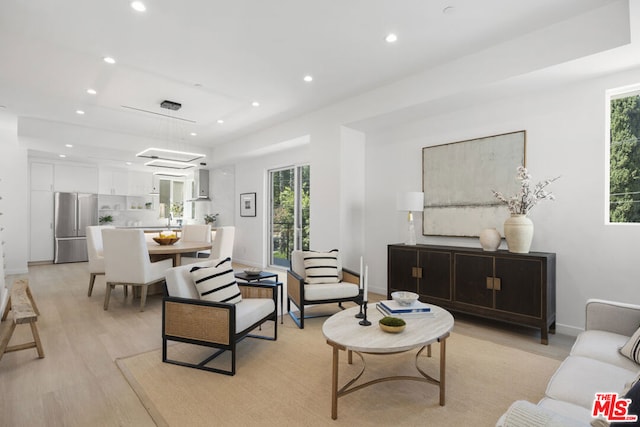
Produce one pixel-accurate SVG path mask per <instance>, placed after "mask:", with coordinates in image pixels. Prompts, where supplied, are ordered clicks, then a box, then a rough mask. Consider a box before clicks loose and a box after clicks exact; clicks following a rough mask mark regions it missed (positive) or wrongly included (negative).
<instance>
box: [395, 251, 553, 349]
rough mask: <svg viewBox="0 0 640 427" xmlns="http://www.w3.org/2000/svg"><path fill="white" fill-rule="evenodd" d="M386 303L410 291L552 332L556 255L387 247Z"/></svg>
mask: <svg viewBox="0 0 640 427" xmlns="http://www.w3.org/2000/svg"><path fill="white" fill-rule="evenodd" d="M387 262H388V266H387V294H388V295H387V297H388V298H391V292H394V291H411V292H415V293H417V294H419V295H420V301H424V302H427V303H432V304H436V305H439V306H441V307H443V308H446V309H448V310H451V311H457V312H460V313H467V314H471V315H476V316H481V317H485V318H489V319H495V320H499V321H504V322H508V323H514V324H519V325H525V326H531V327H534V328H539V329H540V335H541V336H540V341H541V343H542V344H548V337H549V336H548V333H549V332H551V333H555V326H556V254H554V253H546V252H530V253H528V254H514V253H510V252H508V251H505V250H499V251H496V252H486V251H483V250H482V249H479V248H478V249H476V248H463V247H454V246H435V245H403V244H393V245H389V246H388V258H387Z"/></svg>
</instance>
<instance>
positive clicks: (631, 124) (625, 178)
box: [609, 92, 640, 223]
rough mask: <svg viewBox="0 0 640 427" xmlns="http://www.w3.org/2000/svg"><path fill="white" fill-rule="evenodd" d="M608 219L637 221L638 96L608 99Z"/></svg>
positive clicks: (639, 191) (639, 198) (639, 207)
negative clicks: (609, 113)
mask: <svg viewBox="0 0 640 427" xmlns="http://www.w3.org/2000/svg"><path fill="white" fill-rule="evenodd" d="M610 109H611V117H610V120H611V122H610V129H609V132H610V146H609V148H610V158H609V221H610V222H612V223H629V222H630V223H634V222H640V145H639V143H638V138H639V137H640V95H639V94H638V93H637V92H636V93H627V94H623V95H622V96H616V97H611V100H610Z"/></svg>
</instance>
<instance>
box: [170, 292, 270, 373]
mask: <svg viewBox="0 0 640 427" xmlns="http://www.w3.org/2000/svg"><path fill="white" fill-rule="evenodd" d="M240 289H241V291H242V294H243V298H244V297H245V296H248V297H251V296H256V295H257V296H260V297H264V296H266V295H269V296H270V297H271V298H272V299H273V302H274V309H273V312H271V313H269V314H268V315H267V316H265V317H263V318H262V319H260V320H259V321H257V322H255V323H254V324H253V325H251V326H249V327H248V328H246V329H245V330H243V331H240V332H238V333H236V332H235V330H236V306H235V304H226V303H218V302H210V301H203V300H196V299H190V298H179V297H170V296H166V295H165V297H164V299H163V302H162V361H163V362H165V363H172V364H174V365H180V366H186V367H189V368H196V369H202V370H205V371H210V372H216V373H219V374H225V375H235V373H236V345H237V344H238V343H239V342H240V341H242V340H243V339H245V338H247V337H250V338H258V339H264V340H269V341H276V340H277V339H278V321H277V320H278V309H277V305H278V304H277V302H278V294H277V292H276V291H275V287H274V286H273V285H272V284H269V285H263V284H261V283H260V282H251V283H250V284H242V285H241V286H240ZM269 320H273V325H274V326H273V336H265V335H255V334H251V333H250V332H251V331H253V330H254V329H256V328H257V327H259V326H260V325H262V324H263V323H265V322H266V321H269ZM168 341H178V342H182V343H188V344H195V345H199V346H205V347H212V348H216V349H217V351H215V352H214V353H213V354H211V355H210V356H209V357H207V358H205V359H204V360H202V361H201V362H199V363H190V362H184V361H179V360H175V359H170V358H169V356H168V352H167V345H168ZM225 351H230V352H231V361H230V365H231V366H230V368H229V369H223V368H216V367H211V366H206V365H207V364H208V363H209V362H211V361H212V360H213V359H215V358H216V357H218V356H219V355H221V354H222V353H224V352H225Z"/></svg>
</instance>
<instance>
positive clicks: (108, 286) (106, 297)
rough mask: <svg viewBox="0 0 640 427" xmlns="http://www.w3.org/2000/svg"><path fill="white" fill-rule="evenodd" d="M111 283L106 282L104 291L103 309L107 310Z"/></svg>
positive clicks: (111, 287)
mask: <svg viewBox="0 0 640 427" xmlns="http://www.w3.org/2000/svg"><path fill="white" fill-rule="evenodd" d="M113 287H114V286H113V285H112V284H110V283H107V290H106V291H105V293H104V309H105V310H108V309H109V299H110V298H111V289H113Z"/></svg>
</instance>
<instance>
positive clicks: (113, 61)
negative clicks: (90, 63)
mask: <svg viewBox="0 0 640 427" xmlns="http://www.w3.org/2000/svg"><path fill="white" fill-rule="evenodd" d="M102 59H103V60H104V62H106V63H107V64H115V63H116V60H115V59H113V58H112V57H110V56H105V57H104V58H102Z"/></svg>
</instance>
